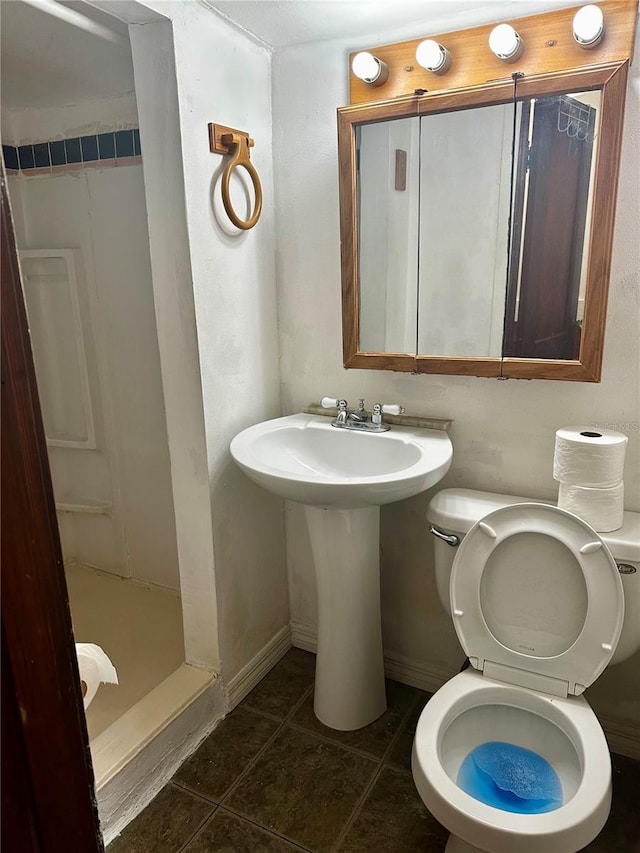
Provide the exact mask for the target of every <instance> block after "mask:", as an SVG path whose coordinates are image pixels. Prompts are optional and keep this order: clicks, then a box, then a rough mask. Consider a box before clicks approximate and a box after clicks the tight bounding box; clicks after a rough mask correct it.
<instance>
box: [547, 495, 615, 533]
mask: <svg viewBox="0 0 640 853" xmlns="http://www.w3.org/2000/svg"><path fill="white" fill-rule="evenodd" d="M558 506H559V507H561V509H567V510H569V512H572V513H574V515H579V516H580V518H581V519H583V521H586V522H587V524H590V525H591V526H592V527H593V529H594V530H596V531H597V532H598V533H610V532H611V531H612V530H618V529H619V528H620V527H622V521H623V513H624V484H623V483H618V484H617V485H615V486H610V487H609V488H607V489H592V488H589V487H588V486H572V485H569V484H568V483H560V490H559V492H558Z"/></svg>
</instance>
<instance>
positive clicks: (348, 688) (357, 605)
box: [231, 414, 453, 731]
mask: <svg viewBox="0 0 640 853" xmlns="http://www.w3.org/2000/svg"><path fill="white" fill-rule="evenodd" d="M231 455H232V456H233V458H234V459H235V461H236V463H237V464H238V465H239V466H240V468H242V470H243V471H244V472H245V473H246V474H247V475H248V476H249V477H250V478H251V479H252V480H254V482H256V483H258V484H259V485H260V486H263V487H264V488H265V489H267V490H268V491H270V492H273V493H275V494H277V495H280V496H281V497H283V498H287V499H288V500H292V501H297V502H299V503H302V504H304V505H305V514H306V519H307V524H308V527H309V534H310V538H311V548H312V552H313V559H314V564H315V573H316V581H317V587H318V648H317V658H316V683H315V699H314V710H315V714H316V716H317V717H318V719H319V720H320V721H321V722H322V723H324V724H325V725H327V726H329V727H331V728H334V729H340V730H342V731H348V730H352V729H359V728H362V727H363V726H366V725H368V724H369V723H371V722H373V720H375V719H377V718H378V717H379V716H380V715H381V714H382V713H384V711H385V709H386V696H385V687H384V663H383V653H382V631H381V621H380V563H379V538H380V506H381V505H383V504H387V503H392V502H393V501H399V500H403V499H404V498H409V497H412V496H413V495H417V494H419V493H420V492H423V491H424V490H425V489H428V488H430V487H431V486H433V485H435V483H437V482H438V481H439V480H441V479H442V477H444V475H445V474H446V473H447V471H448V470H449V466H450V464H451V458H452V455H453V449H452V446H451V441H450V439H449V436H448V435H447V433H446V432H444V431H441V430H428V429H419V428H413V427H404V426H394V427H392V429H391V430H389V431H388V432H383V433H368V432H360V431H355V430H348V429H336V428H334V427H332V426H331V421H330V419H329V418H327V417H323V416H322V415H304V414H298V415H289V416H288V417H284V418H276V419H275V420H271V421H265V422H264V423H261V424H256V426H252V427H249V428H248V429H245V430H244V431H243V432H241V433H239V434H238V435H237V436H236V437H235V438H234V439H233V441H232V442H231Z"/></svg>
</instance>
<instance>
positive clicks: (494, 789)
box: [457, 741, 562, 814]
mask: <svg viewBox="0 0 640 853" xmlns="http://www.w3.org/2000/svg"><path fill="white" fill-rule="evenodd" d="M457 783H458V786H459V787H460V788H462V790H463V791H465V792H466V793H467V794H470V796H472V797H474V798H475V799H476V800H480V802H481V803H486V804H487V805H488V806H493V807H494V808H496V809H502V811H506V812H517V813H519V814H541V813H542V812H550V811H553V810H554V809H557V808H559V807H560V806H561V805H562V785H561V784H560V779H559V778H558V774H557V773H556V771H555V770H554V769H553V767H552V766H551V765H550V764H549V762H548V761H547V760H546V759H544V758H543V757H542V756H541V755H538V753H537V752H533V751H532V750H530V749H524V747H522V746H516V745H515V744H512V743H502V742H501V741H490V742H489V743H482V744H480V746H476V747H475V748H474V749H472V750H471V752H470V753H469V754H468V755H467V757H466V758H465V759H464V761H463V762H462V764H461V765H460V770H459V771H458V778H457Z"/></svg>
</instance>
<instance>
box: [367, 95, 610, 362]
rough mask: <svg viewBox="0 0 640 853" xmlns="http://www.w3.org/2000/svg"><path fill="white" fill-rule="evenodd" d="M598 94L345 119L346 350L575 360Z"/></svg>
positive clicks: (556, 96)
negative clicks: (353, 274) (349, 225)
mask: <svg viewBox="0 0 640 853" xmlns="http://www.w3.org/2000/svg"><path fill="white" fill-rule="evenodd" d="M600 95H601V93H600V91H598V90H594V91H588V92H581V93H572V94H560V95H553V96H549V97H541V98H530V99H524V100H521V101H518V103H517V105H516V107H515V110H516V113H515V121H514V105H513V104H512V103H506V104H494V105H490V106H482V107H476V108H470V109H462V110H457V111H450V112H440V113H430V114H429V113H428V114H425V115H423V116H421V117H418V116H411V117H406V118H400V119H395V120H392V121H381V122H372V123H368V124H363V125H360V126H358V127H357V128H356V139H355V141H356V149H357V163H358V171H357V181H356V187H357V209H358V223H359V228H358V275H359V349H360V351H363V352H393V353H414V354H415V353H417V354H418V355H426V356H435V357H458V358H459V357H464V358H495V359H500V358H501V357H502V356H504V357H517V358H545V359H559V360H562V359H565V360H572V359H578V357H579V351H580V336H581V322H582V314H583V304H584V297H585V289H586V280H587V273H588V269H587V257H588V247H589V236H590V234H589V231H590V229H589V222H590V213H591V199H592V193H593V184H594V178H595V163H596V157H595V148H596V146H597V138H598V130H597V126H598V114H599V103H600ZM514 133H515V138H514ZM512 153H513V171H512ZM512 179H513V193H512V192H511V184H512ZM511 197H512V198H513V206H512V208H511V209H510V199H511ZM510 222H511V234H509V227H510ZM508 261H509V263H508Z"/></svg>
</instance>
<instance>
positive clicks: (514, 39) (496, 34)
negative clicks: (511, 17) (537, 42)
mask: <svg viewBox="0 0 640 853" xmlns="http://www.w3.org/2000/svg"><path fill="white" fill-rule="evenodd" d="M489 47H490V48H491V50H492V51H493V52H494V53H495V55H496V56H497V57H498V59H503V60H505V62H513V61H514V59H517V58H518V57H519V56H520V54H521V53H522V51H523V49H524V43H523V41H522V39H521V38H520V36H519V35H518V33H517V32H516V31H515V30H514V29H513V27H511V26H509V24H498V26H497V27H494V28H493V29H492V30H491V35H490V36H489Z"/></svg>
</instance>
